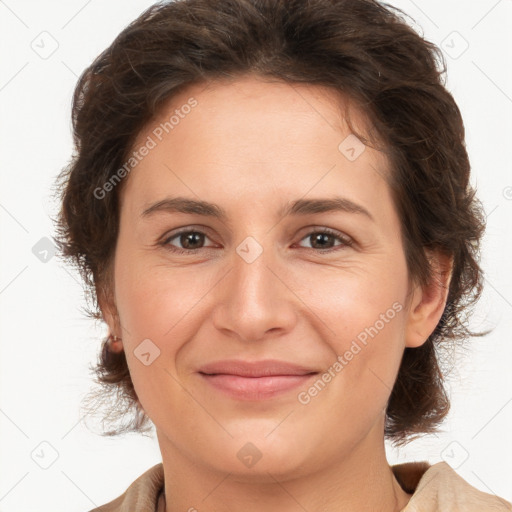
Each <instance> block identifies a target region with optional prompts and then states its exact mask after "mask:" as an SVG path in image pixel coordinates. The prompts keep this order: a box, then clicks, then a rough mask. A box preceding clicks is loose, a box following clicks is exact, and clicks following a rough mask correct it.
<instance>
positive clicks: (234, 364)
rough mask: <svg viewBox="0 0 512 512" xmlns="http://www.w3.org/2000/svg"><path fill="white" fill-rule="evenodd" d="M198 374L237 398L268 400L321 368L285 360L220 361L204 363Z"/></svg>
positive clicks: (217, 389) (222, 391)
mask: <svg viewBox="0 0 512 512" xmlns="http://www.w3.org/2000/svg"><path fill="white" fill-rule="evenodd" d="M198 373H199V375H200V377H201V378H202V379H203V381H204V382H206V383H207V384H208V386H209V387H211V388H212V389H214V390H216V391H219V392H221V393H223V394H225V395H228V396H230V397H231V398H234V399H237V400H256V401H259V400H265V399H270V398H273V397H276V396H278V395H281V394H284V393H286V392H290V391H292V390H293V389H295V388H297V387H299V386H306V385H307V384H308V381H309V380H310V379H312V378H313V377H314V376H315V375H317V374H318V373H319V372H318V371H316V370H313V369H311V368H308V367H306V366H302V365H296V364H292V363H289V362H286V361H276V360H265V361H255V362H247V361H239V360H237V361H219V362H216V363H211V364H208V365H205V366H203V367H201V369H200V370H199V372H198Z"/></svg>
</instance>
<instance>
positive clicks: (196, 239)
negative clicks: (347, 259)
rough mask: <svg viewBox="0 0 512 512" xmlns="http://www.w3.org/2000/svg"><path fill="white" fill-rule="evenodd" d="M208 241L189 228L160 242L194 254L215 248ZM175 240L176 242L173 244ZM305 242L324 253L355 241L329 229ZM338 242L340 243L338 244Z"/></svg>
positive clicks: (175, 250) (313, 233) (172, 249)
mask: <svg viewBox="0 0 512 512" xmlns="http://www.w3.org/2000/svg"><path fill="white" fill-rule="evenodd" d="M207 239H209V238H208V236H207V235H206V233H204V232H203V231H200V230H197V229H190V228H188V229H184V230H182V231H178V232H177V233H173V234H172V235H171V236H167V237H165V238H164V239H163V240H162V242H160V245H162V246H164V247H165V248H166V249H168V250H170V251H172V252H174V253H177V254H187V253H188V254H191V253H192V254H193V253H195V251H197V250H199V249H204V248H208V247H213V245H211V246H205V245H204V243H205V240H207ZM174 240H176V242H173V241H174ZM303 240H309V241H310V243H311V247H305V248H306V249H311V250H313V251H315V250H316V251H317V252H323V253H326V252H331V251H337V250H341V249H343V248H345V247H350V246H351V245H352V244H353V240H352V239H351V238H350V237H348V236H346V235H344V234H343V233H340V232H338V231H334V230H332V229H329V228H323V229H317V230H314V231H310V232H309V233H308V234H307V235H306V236H305V237H303V238H302V239H301V241H303ZM336 241H338V242H340V243H338V244H336ZM175 243H178V244H179V245H180V246H178V247H177V246H176V245H174V244H175ZM333 243H334V245H333Z"/></svg>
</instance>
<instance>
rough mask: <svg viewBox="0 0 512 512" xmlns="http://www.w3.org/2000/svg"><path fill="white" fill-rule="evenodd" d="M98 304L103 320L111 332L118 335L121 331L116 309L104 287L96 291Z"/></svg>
mask: <svg viewBox="0 0 512 512" xmlns="http://www.w3.org/2000/svg"><path fill="white" fill-rule="evenodd" d="M98 306H99V308H100V310H101V316H102V317H103V321H104V322H105V323H106V324H107V325H108V328H109V331H110V332H111V334H112V335H117V336H120V334H121V331H120V323H119V316H118V314H117V309H116V307H115V305H114V301H113V298H112V296H111V294H109V292H108V291H106V290H105V289H104V288H101V289H100V290H99V292H98Z"/></svg>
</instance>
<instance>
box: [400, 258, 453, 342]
mask: <svg viewBox="0 0 512 512" xmlns="http://www.w3.org/2000/svg"><path fill="white" fill-rule="evenodd" d="M427 257H428V260H429V262H430V266H431V268H432V274H433V275H432V279H431V280H430V282H429V283H428V284H426V285H424V286H417V287H416V289H415V290H414V292H413V297H412V300H411V302H410V308H409V312H408V319H407V326H406V335H405V340H406V343H405V345H406V347H410V348H416V347H419V346H421V345H423V343H425V341H427V339H428V337H429V336H430V335H431V334H432V333H433V332H434V329H435V328H436V326H437V324H438V323H439V321H440V320H441V316H442V315H443V311H444V309H445V306H446V301H447V299H448V291H449V288H450V282H451V276H452V272H453V257H451V256H449V255H446V254H444V253H442V252H440V251H432V250H428V249H427Z"/></svg>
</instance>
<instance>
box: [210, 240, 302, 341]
mask: <svg viewBox="0 0 512 512" xmlns="http://www.w3.org/2000/svg"><path fill="white" fill-rule="evenodd" d="M263 238H264V237H263V236H262V237H261V239H263ZM265 240H266V243H265V247H264V246H263V242H260V241H259V240H257V239H256V237H253V236H248V237H246V238H245V239H244V240H243V241H242V242H241V243H240V244H239V245H238V246H236V247H235V250H234V253H233V258H232V260H231V264H230V266H231V271H230V272H229V273H228V275H227V276H226V278H227V279H226V282H225V283H224V285H223V293H222V299H221V300H220V301H219V302H218V304H217V306H216V314H215V315H214V318H215V322H216V327H217V328H218V329H223V330H225V329H229V330H230V331H233V332H235V333H236V334H237V335H238V336H239V337H240V338H242V339H244V340H257V339H260V338H261V337H263V336H264V335H265V333H266V332H267V331H269V330H271V329H282V330H287V329H289V328H290V327H291V324H292V323H293V321H294V311H293V304H292V302H291V301H290V298H291V297H292V294H291V292H289V291H288V292H287V290H286V286H285V285H284V284H283V283H282V282H281V280H280V279H279V278H278V277H276V275H275V274H276V273H278V272H279V270H278V268H279V265H278V261H277V258H276V257H274V256H275V255H274V251H273V248H272V247H271V246H270V245H269V244H271V237H266V238H265Z"/></svg>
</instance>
